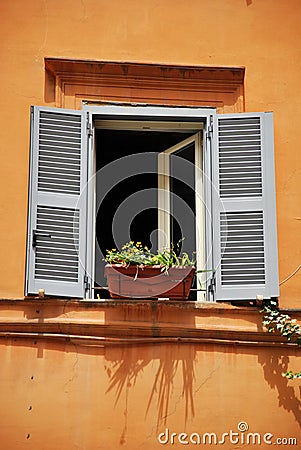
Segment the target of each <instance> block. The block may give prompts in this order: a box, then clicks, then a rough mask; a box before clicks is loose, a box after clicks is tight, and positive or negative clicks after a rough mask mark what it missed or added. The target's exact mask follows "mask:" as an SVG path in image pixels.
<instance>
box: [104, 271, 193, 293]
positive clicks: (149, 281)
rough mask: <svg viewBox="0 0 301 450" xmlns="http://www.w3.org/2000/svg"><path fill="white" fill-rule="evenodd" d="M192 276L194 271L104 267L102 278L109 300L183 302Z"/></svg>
mask: <svg viewBox="0 0 301 450" xmlns="http://www.w3.org/2000/svg"><path fill="white" fill-rule="evenodd" d="M194 274H195V268H194V267H191V266H189V267H176V266H175V267H170V268H169V269H168V271H167V272H166V271H163V272H162V267H160V266H139V267H137V266H128V267H126V266H123V265H121V264H107V265H106V266H105V276H106V278H107V281H108V288H109V291H110V296H111V298H124V299H135V298H136V299H142V298H145V299H150V298H160V297H163V298H169V299H172V300H175V299H178V300H187V299H188V296H189V291H190V288H191V285H192V281H193V277H194Z"/></svg>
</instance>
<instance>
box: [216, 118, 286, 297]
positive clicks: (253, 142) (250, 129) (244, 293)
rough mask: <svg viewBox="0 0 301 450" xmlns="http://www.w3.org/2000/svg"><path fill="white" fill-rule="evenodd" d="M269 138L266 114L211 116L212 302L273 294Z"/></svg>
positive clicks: (272, 184) (273, 215) (275, 284)
mask: <svg viewBox="0 0 301 450" xmlns="http://www.w3.org/2000/svg"><path fill="white" fill-rule="evenodd" d="M273 138H274V136H273V116H272V113H257V114H235V115H217V116H216V117H215V118H214V127H213V148H212V184H213V186H212V205H213V210H212V218H213V219H212V220H213V266H214V269H215V280H214V284H215V299H216V300H232V301H233V300H234V301H235V300H245V299H248V300H249V299H251V300H252V299H255V298H256V296H257V295H263V296H264V298H271V297H277V296H278V295H279V287H278V261H277V236H276V213H275V182H274V150H273Z"/></svg>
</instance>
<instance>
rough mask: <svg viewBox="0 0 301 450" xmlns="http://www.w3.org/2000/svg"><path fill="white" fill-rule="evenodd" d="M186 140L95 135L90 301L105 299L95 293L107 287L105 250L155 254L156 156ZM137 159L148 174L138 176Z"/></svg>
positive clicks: (145, 134)
mask: <svg viewBox="0 0 301 450" xmlns="http://www.w3.org/2000/svg"><path fill="white" fill-rule="evenodd" d="M191 134H192V133H179V132H177V133H176V132H157V131H126V130H96V171H97V176H96V240H95V288H96V289H95V297H96V295H97V293H99V294H100V297H101V298H107V297H108V296H109V294H108V292H107V291H106V290H105V289H100V290H99V289H97V288H99V287H103V286H106V279H105V278H104V276H103V272H104V266H105V261H103V258H104V255H105V253H106V250H107V249H111V248H120V245H122V244H123V243H125V242H126V241H128V240H132V241H135V242H137V241H139V242H141V243H142V245H147V246H148V247H149V248H150V249H151V250H152V251H154V252H155V251H156V250H157V240H156V239H157V235H156V230H157V228H158V211H157V208H158V203H157V193H156V190H157V188H158V174H157V154H158V153H159V152H163V151H164V150H166V149H168V148H169V147H171V146H173V145H175V144H177V143H179V142H181V141H182V140H184V139H185V138H187V137H189V136H190V135H191ZM141 153H143V154H145V158H147V161H144V164H143V165H146V166H147V168H148V171H146V172H145V171H144V172H143V173H141V168H140V163H141V159H139V157H138V158H135V155H138V154H141ZM127 156H128V157H129V158H128V159H127V158H126V157H127ZM140 158H141V156H140ZM136 166H137V170H135V167H136ZM112 174H114V175H113V176H112ZM104 192H106V194H105V195H104ZM132 210H133V213H131V211H132ZM177 237H178V234H177Z"/></svg>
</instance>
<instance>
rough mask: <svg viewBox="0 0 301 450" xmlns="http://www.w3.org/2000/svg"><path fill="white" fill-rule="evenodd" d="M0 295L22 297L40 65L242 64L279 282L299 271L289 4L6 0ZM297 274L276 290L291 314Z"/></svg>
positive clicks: (42, 99)
mask: <svg viewBox="0 0 301 450" xmlns="http://www.w3.org/2000/svg"><path fill="white" fill-rule="evenodd" d="M0 17H1V27H0V52H1V60H2V67H1V74H0V80H1V84H0V86H1V87H0V90H1V99H2V108H1V150H2V159H1V160H2V163H1V169H2V170H1V172H2V175H1V179H0V183H1V186H0V195H1V202H0V205H1V223H0V239H1V245H0V249H1V250H0V251H1V261H2V267H1V269H2V270H1V275H0V295H1V296H3V297H22V296H23V286H24V273H25V246H26V219H27V186H28V159H29V151H28V148H29V107H30V105H32V104H35V105H47V104H48V105H50V106H52V105H53V104H54V101H53V99H51V98H49V96H47V92H45V69H44V58H45V57H57V58H69V59H72V58H74V59H89V60H109V61H112V60H113V61H131V62H148V63H154V62H155V63H162V64H181V65H208V66H215V67H216V66H229V65H230V66H243V67H245V68H246V74H245V83H244V87H245V92H244V101H245V105H244V107H245V111H262V110H264V111H273V112H274V118H275V160H276V183H277V186H276V188H277V220H278V236H279V268H280V280H283V279H284V278H286V277H287V276H288V275H289V274H290V273H292V272H293V271H294V270H295V269H296V267H297V266H298V265H299V264H300V245H299V242H300V239H299V236H300V182H299V178H300V158H299V151H298V142H299V141H300V133H301V131H300V127H298V125H297V124H298V122H299V119H300V115H301V110H300V108H301V107H300V105H301V102H300V89H299V73H300V65H301V58H300V46H299V42H300V39H301V36H300V33H301V31H300V26H299V17H300V2H299V1H298V0H290V2H289V3H288V2H287V1H285V0H277V2H275V1H274V0H264V1H257V0H214V1H212V0H202V1H201V2H200V1H195V0H189V1H186V0H185V1H184V0H183V1H182V0H177V1H176V2H175V1H174V0H164V1H157V0H144V1H143V2H140V1H138V0H127V1H122V2H121V1H119V0H112V1H110V2H107V1H104V0H85V1H80V0H72V1H71V0H70V1H69V0H63V1H57V0H46V1H44V2H40V1H37V0H28V1H27V2H26V7H24V2H21V1H20V0H14V1H12V2H1V4H0ZM299 290H300V272H299V273H298V274H296V275H295V276H294V277H293V278H292V279H291V280H290V281H288V282H287V283H285V284H284V285H283V286H282V288H281V301H282V304H283V305H284V306H298V300H299Z"/></svg>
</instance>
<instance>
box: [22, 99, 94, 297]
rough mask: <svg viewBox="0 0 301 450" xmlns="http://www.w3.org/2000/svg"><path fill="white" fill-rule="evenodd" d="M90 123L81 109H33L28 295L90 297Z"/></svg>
mask: <svg viewBox="0 0 301 450" xmlns="http://www.w3.org/2000/svg"><path fill="white" fill-rule="evenodd" d="M84 125H85V123H84V116H83V113H82V112H81V111H70V110H64V109H54V108H43V107H33V108H32V111H31V159H30V183H29V184H30V187H29V218H28V239H27V276H26V294H36V293H38V291H39V289H44V291H45V295H57V296H67V297H77V298H83V297H84V275H85V272H84V267H85V258H86V203H87V201H86V200H87V199H86V197H85V186H86V183H87V150H86V136H85V133H86V129H85V128H86V127H85V126H84Z"/></svg>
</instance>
